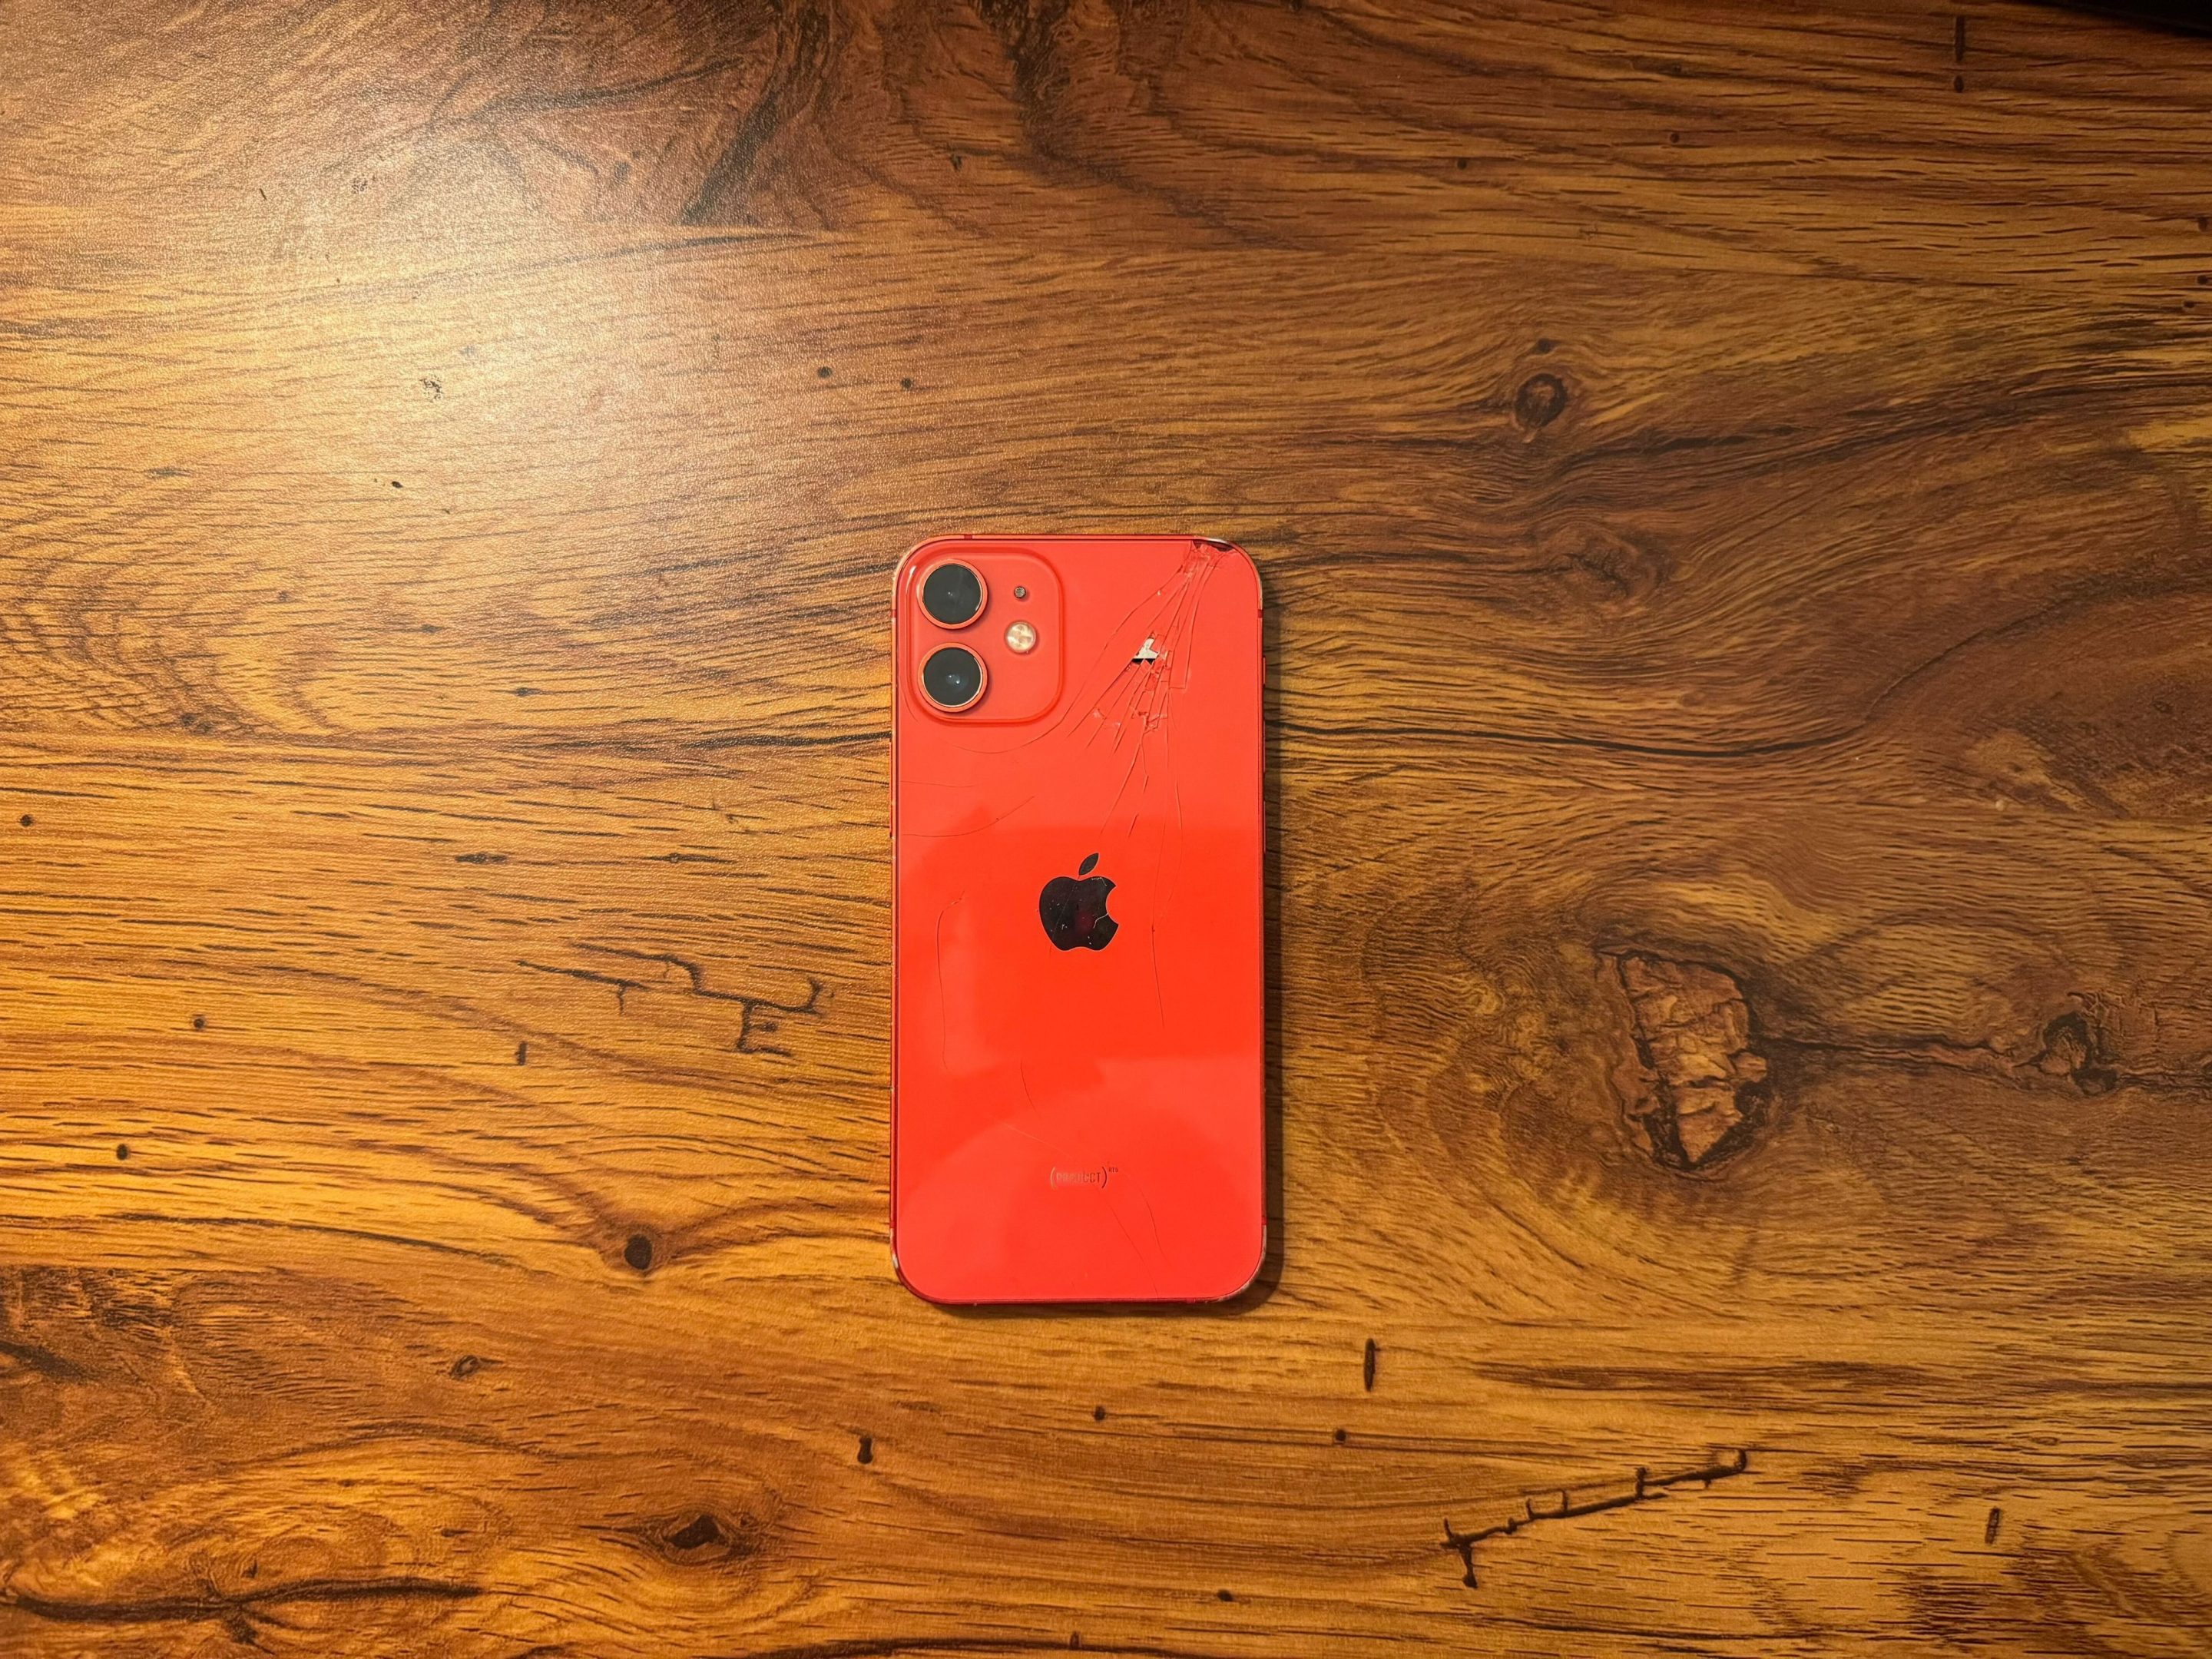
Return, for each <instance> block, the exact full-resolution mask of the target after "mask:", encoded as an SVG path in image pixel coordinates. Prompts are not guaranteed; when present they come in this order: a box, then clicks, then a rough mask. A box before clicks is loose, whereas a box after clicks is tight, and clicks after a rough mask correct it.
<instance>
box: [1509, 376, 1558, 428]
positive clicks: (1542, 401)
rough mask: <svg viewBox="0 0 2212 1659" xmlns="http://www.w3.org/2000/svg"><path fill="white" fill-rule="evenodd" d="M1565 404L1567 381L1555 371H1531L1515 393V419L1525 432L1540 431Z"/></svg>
mask: <svg viewBox="0 0 2212 1659" xmlns="http://www.w3.org/2000/svg"><path fill="white" fill-rule="evenodd" d="M1566 408H1567V386H1566V382H1565V381H1564V380H1561V379H1560V378H1559V376H1558V375H1556V374H1531V375H1530V376H1529V377H1528V379H1527V380H1523V381H1522V382H1521V389H1520V390H1519V391H1518V392H1515V393H1514V394H1513V419H1514V421H1515V422H1516V424H1518V425H1519V426H1520V428H1521V429H1522V431H1524V432H1538V431H1541V430H1542V429H1543V428H1546V427H1547V426H1549V425H1551V423H1552V422H1554V421H1556V420H1558V419H1559V416H1561V415H1563V414H1565V412H1566Z"/></svg>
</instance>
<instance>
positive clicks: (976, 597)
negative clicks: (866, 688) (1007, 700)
mask: <svg viewBox="0 0 2212 1659" xmlns="http://www.w3.org/2000/svg"><path fill="white" fill-rule="evenodd" d="M989 597H990V593H989V590H988V589H987V588H986V587H985V586H984V585H983V578H982V576H981V574H978V573H977V572H976V571H975V569H974V568H971V567H970V566H968V565H964V564H962V563H960V562H957V560H951V559H948V560H945V561H944V562H942V563H939V564H938V565H935V566H933V567H932V568H931V570H930V572H929V574H927V576H924V577H923V578H922V579H921V609H922V613H923V614H924V615H925V616H927V617H928V618H929V619H930V621H932V622H933V623H936V624H937V625H938V626H939V628H943V629H963V628H965V627H967V626H968V625H969V623H972V622H974V621H975V619H976V618H977V617H980V616H981V615H982V614H983V606H984V605H985V603H986V602H987V600H988V599H989ZM1014 597H1015V598H1016V599H1027V598H1028V597H1029V595H1028V593H1027V592H1026V591H1025V590H1024V589H1022V588H1018V587H1017V588H1016V589H1015V590H1014ZM1036 640H1037V635H1036V629H1035V628H1033V627H1032V626H1030V624H1029V623H1025V622H1015V623H1010V624H1008V626H1007V629H1006V648H1007V649H1008V650H1010V651H1013V652H1016V653H1022V654H1026V653H1029V652H1030V651H1032V650H1034V649H1036ZM986 680H987V676H986V675H985V673H984V671H983V659H981V657H979V656H977V655H976V654H975V653H974V652H973V651H970V650H969V648H968V647H966V646H964V645H945V646H939V647H938V648H937V649H936V650H934V651H933V652H931V653H929V655H928V656H927V658H926V659H923V662H922V665H921V695H922V696H925V697H927V698H928V699H929V701H930V702H932V703H933V704H934V705H935V706H936V707H937V708H940V709H942V710H943V711H944V712H945V713H946V714H960V713H962V712H963V711H965V710H967V709H969V708H974V707H975V704H976V703H977V702H979V701H981V698H982V696H983V687H984V684H985V683H986Z"/></svg>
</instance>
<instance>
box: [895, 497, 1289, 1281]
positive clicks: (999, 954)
mask: <svg viewBox="0 0 2212 1659" xmlns="http://www.w3.org/2000/svg"><path fill="white" fill-rule="evenodd" d="M946 560H959V561H963V562H968V561H972V562H974V563H975V566H976V567H977V568H979V569H980V570H981V571H983V572H984V574H985V576H986V580H987V585H988V586H989V588H990V592H991V597H990V599H989V601H988V603H987V609H986V610H985V611H984V613H983V614H982V615H981V617H978V618H977V619H976V620H975V622H974V623H972V624H969V625H967V626H964V627H963V628H961V629H958V630H957V631H954V630H947V629H941V628H939V625H938V624H937V623H933V621H932V620H931V619H930V618H929V617H927V615H926V614H925V613H924V611H923V610H922V608H921V605H920V603H919V593H918V588H919V585H920V583H921V580H923V578H924V577H925V575H926V574H927V573H928V572H929V571H930V570H932V569H933V568H935V567H936V566H937V565H939V563H942V562H945V561H946ZM1040 566H1041V567H1042V574H1041V576H1035V575H1028V574H1024V573H1030V572H1036V571H1037V570H1038V569H1039V567H1040ZM1017 589H1019V591H1020V592H1022V593H1023V595H1024V598H1023V599H1022V600H1020V601H1017V600H1016V599H1015V598H1014V594H1015V592H1016V591H1017ZM1047 593H1048V594H1049V598H1050V605H1049V606H1048V611H1049V613H1050V620H1049V622H1043V621H1040V622H1039V623H1037V624H1036V629H1035V630H1034V631H1035V633H1036V635H1038V636H1039V637H1038V638H1037V640H1036V644H1035V646H1034V647H1032V648H1031V650H1030V652H1027V653H1021V654H1020V655H1018V656H1016V655H1011V654H1010V653H1009V646H1008V642H1007V633H1006V630H1007V629H1008V628H1009V626H1010V625H1011V623H1012V622H1014V621H1018V620H1023V619H1024V617H1026V615H1027V614H1029V613H1027V612H1024V611H1019V610H1018V608H1017V607H1018V605H1036V604H1037V603H1038V602H1039V600H1040V599H1041V598H1042V596H1044V595H1045V594H1047ZM894 606H895V611H894V620H893V649H892V663H893V675H892V678H893V684H892V687H891V707H892V715H891V833H892V848H893V868H894V877H893V902H892V908H893V916H894V921H893V930H894V936H895V937H894V963H893V1022H892V1023H893V1036H892V1050H893V1053H892V1109H891V1238H892V1249H893V1252H894V1255H895V1256H896V1261H897V1264H898V1268H899V1273H900V1275H901V1277H902V1279H905V1281H906V1283H907V1284H908V1285H909V1286H911V1287H912V1288H913V1289H914V1290H915V1291H918V1292H920V1293H921V1295H923V1296H925V1297H929V1298H930V1299H931V1300H933V1301H939V1302H971V1303H972V1302H1143V1301H1205V1300H1212V1299H1215V1298H1218V1297H1225V1296H1231V1295H1234V1294H1235V1293H1236V1292H1237V1291H1239V1290H1242V1289H1243V1287H1244V1286H1245V1285H1247V1284H1249V1282H1250V1280H1251V1279H1252V1277H1253V1275H1254V1274H1255V1273H1256V1272H1257V1271H1258V1269H1259V1266H1260V1261H1261V1255H1262V1253H1263V1251H1264V1249H1265V1244H1266V1222H1265V1176H1266V1151H1265V1146H1266V1139H1265V1128H1264V1115H1265V1072H1264V1063H1265V1062H1264V1054H1263V1048H1264V1032H1263V1028H1264V1010H1263V997H1264V979H1265V966H1264V955H1263V927H1264V923H1263V914H1264V913H1263V908H1262V907H1263V895H1262V846H1263V840H1262V823H1261V680H1262V662H1261V635H1260V585H1259V579H1258V576H1257V574H1255V571H1254V569H1253V568H1252V565H1251V562H1250V561H1249V559H1247V558H1246V557H1245V556H1244V555H1243V553H1242V552H1239V551H1238V550H1236V549H1234V548H1231V547H1229V546H1227V545H1225V544H1220V543H1215V542H1207V541H1200V540H1195V539H1194V538H1190V537H1187V536H1176V537H1168V536H1135V537H1037V538H1014V537H957V538H945V539H941V540H939V541H934V542H930V543H926V544H923V545H922V546H921V547H920V548H917V549H915V551H914V552H913V553H911V554H909V555H908V556H907V558H906V560H905V561H904V562H902V564H901V566H900V568H899V574H898V579H897V581H896V587H895V594H894ZM1017 637H1020V636H1019V635H1017ZM948 642H957V643H958V644H961V645H963V646H965V647H970V648H972V649H973V650H974V651H975V653H976V654H977V655H978V656H979V657H981V658H982V659H983V660H984V664H985V667H986V670H987V689H986V691H985V693H984V695H983V697H982V699H981V701H980V702H977V703H975V705H974V707H973V708H972V709H970V710H969V712H968V713H967V714H944V713H942V712H940V711H939V710H938V709H937V708H933V706H932V704H931V703H930V702H928V701H927V698H926V696H924V694H923V692H922V690H921V673H920V665H921V664H923V663H925V662H926V661H927V659H928V657H929V656H930V654H931V653H933V651H935V650H937V649H939V648H941V647H943V646H944V645H945V644H946V643H948ZM1048 652H1049V653H1051V654H1050V655H1048V654H1047V653H1048ZM992 686H1004V687H1005V688H1006V702H1005V707H1006V708H1007V709H1008V710H1011V711H1012V712H1013V713H1016V714H1019V715H1020V716H1022V717H1021V718H999V717H997V715H996V714H995V712H994V708H993V701H992V692H991V690H990V689H989V688H990V687H992ZM1041 687H1042V688H1048V690H1040V689H1039V688H1041ZM1031 708H1036V709H1038V710H1039V712H1036V713H1035V714H1033V715H1032V714H1030V709H1031ZM979 715H980V716H982V718H980V719H979V718H976V716H979Z"/></svg>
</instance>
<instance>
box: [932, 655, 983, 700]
mask: <svg viewBox="0 0 2212 1659" xmlns="http://www.w3.org/2000/svg"><path fill="white" fill-rule="evenodd" d="M921 695H922V696H925V697H927V698H928V699H929V700H930V702H933V703H935V704H936V705H937V706H938V707H939V708H942V709H943V710H945V713H946V714H958V713H959V712H960V711H961V710H962V709H963V708H967V707H968V706H969V704H970V703H972V702H975V699H976V698H978V697H980V696H982V695H983V665H982V664H981V662H979V661H977V660H976V658H975V653H974V652H973V651H970V650H969V649H968V648H967V647H964V646H958V645H948V646H946V647H945V648H944V649H943V650H941V651H933V652H931V653H929V660H928V661H927V662H925V663H924V664H922V665H921Z"/></svg>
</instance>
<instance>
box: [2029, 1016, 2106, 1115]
mask: <svg viewBox="0 0 2212 1659" xmlns="http://www.w3.org/2000/svg"><path fill="white" fill-rule="evenodd" d="M2035 1069H2036V1070H2037V1071H2039V1072H2042V1073H2045V1074H2046V1075H2048V1076H2051V1077H2065V1078H2071V1079H2073V1080H2074V1086H2075V1088H2077V1089H2079V1090H2080V1091H2081V1092H2082V1093H2083V1094H2085V1095H2101V1094H2106V1093H2109V1092H2110V1091H2112V1088H2113V1087H2115V1086H2116V1085H2118V1082H2119V1080H2120V1074H2119V1073H2118V1072H2117V1071H2115V1070H2114V1069H2113V1067H2112V1049H2111V1045H2110V1040H2109V1039H2108V1038H2107V1037H2106V1033H2105V1028H2104V1027H2103V1026H2101V1025H2100V1024H2098V1023H2097V1022H2096V1021H2094V1020H2093V1019H2091V1018H2089V1016H2088V1015H2087V1014H2086V1013H2084V1012H2081V1010H2080V1009H2078V1008H2077V1009H2075V1011H2074V1012H2071V1013H2066V1014H2061V1015H2059V1016H2058V1018H2056V1019H2054V1020H2052V1021H2051V1024H2048V1025H2046V1026H2045V1027H2044V1028H2043V1052H2042V1053H2041V1054H2038V1055H2037V1056H2036V1057H2035Z"/></svg>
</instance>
